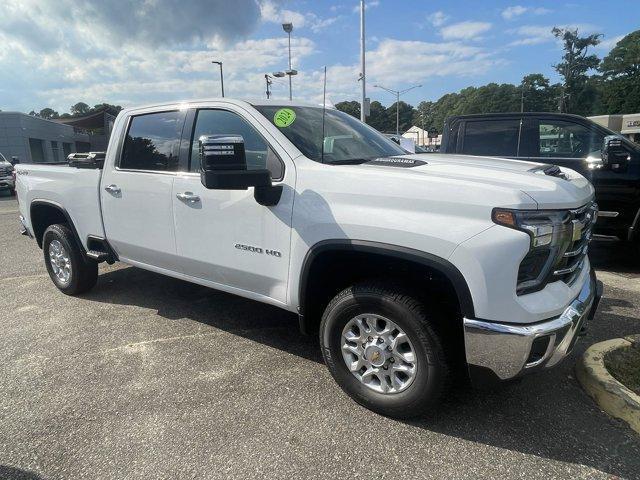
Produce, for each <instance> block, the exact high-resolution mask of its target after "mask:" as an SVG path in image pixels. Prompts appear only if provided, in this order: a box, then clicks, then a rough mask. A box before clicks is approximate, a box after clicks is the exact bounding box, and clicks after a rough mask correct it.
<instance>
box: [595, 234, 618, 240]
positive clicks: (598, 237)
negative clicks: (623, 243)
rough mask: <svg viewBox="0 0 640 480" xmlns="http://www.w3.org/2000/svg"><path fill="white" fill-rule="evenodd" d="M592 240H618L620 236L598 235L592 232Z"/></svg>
mask: <svg viewBox="0 0 640 480" xmlns="http://www.w3.org/2000/svg"><path fill="white" fill-rule="evenodd" d="M591 239H592V240H599V241H602V242H619V241H620V237H616V236H615V235H598V234H595V233H594V234H593V235H592V236H591Z"/></svg>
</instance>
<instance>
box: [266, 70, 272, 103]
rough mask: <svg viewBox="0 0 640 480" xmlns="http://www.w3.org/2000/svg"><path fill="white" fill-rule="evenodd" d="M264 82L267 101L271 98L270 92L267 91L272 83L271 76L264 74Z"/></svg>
mask: <svg viewBox="0 0 640 480" xmlns="http://www.w3.org/2000/svg"><path fill="white" fill-rule="evenodd" d="M264 81H265V82H266V83H267V100H269V98H271V90H269V87H270V86H271V84H272V83H273V81H272V80H271V76H270V75H269V74H267V73H265V74H264Z"/></svg>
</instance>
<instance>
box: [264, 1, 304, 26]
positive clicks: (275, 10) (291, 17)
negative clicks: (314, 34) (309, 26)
mask: <svg viewBox="0 0 640 480" xmlns="http://www.w3.org/2000/svg"><path fill="white" fill-rule="evenodd" d="M260 16H261V17H262V21H263V22H271V23H285V22H290V23H293V26H294V28H303V27H304V26H305V24H306V23H307V22H306V18H305V15H304V14H302V13H300V12H296V11H294V10H286V9H281V8H280V7H279V6H278V5H277V4H276V3H275V2H273V1H271V0H265V1H264V2H262V3H261V4H260Z"/></svg>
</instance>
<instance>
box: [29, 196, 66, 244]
mask: <svg viewBox="0 0 640 480" xmlns="http://www.w3.org/2000/svg"><path fill="white" fill-rule="evenodd" d="M56 223H64V224H66V225H69V227H70V228H71V229H72V231H74V234H75V229H74V228H73V225H71V224H70V222H69V220H68V218H67V216H66V215H65V213H64V211H63V210H62V209H61V208H60V207H57V206H55V205H51V204H48V203H38V204H35V205H32V206H31V227H32V228H33V236H34V237H35V239H36V241H37V242H38V246H39V247H40V248H42V237H43V235H44V232H45V230H46V229H47V228H48V227H49V226H50V225H53V224H56Z"/></svg>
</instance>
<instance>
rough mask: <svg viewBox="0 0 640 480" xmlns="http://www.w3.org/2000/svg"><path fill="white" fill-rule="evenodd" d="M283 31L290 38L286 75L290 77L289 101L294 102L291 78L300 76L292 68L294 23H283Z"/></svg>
mask: <svg viewBox="0 0 640 480" xmlns="http://www.w3.org/2000/svg"><path fill="white" fill-rule="evenodd" d="M282 29H283V30H284V31H285V32H287V35H288V36H289V70H287V71H285V72H284V73H285V74H287V75H289V100H293V95H292V93H291V90H292V87H291V77H293V76H294V75H297V74H298V71H297V70H294V69H292V68H291V32H292V31H293V23H283V24H282Z"/></svg>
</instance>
